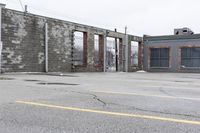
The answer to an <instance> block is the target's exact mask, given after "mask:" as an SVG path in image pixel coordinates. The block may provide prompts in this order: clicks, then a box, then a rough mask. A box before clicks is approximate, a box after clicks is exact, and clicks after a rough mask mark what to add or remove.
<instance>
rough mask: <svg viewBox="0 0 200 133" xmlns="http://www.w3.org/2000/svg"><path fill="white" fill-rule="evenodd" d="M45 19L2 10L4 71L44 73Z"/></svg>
mask: <svg viewBox="0 0 200 133" xmlns="http://www.w3.org/2000/svg"><path fill="white" fill-rule="evenodd" d="M44 23H45V20H44V19H43V18H39V17H34V16H32V15H26V14H24V13H21V12H17V11H13V10H8V9H5V8H4V9H3V10H2V42H3V50H2V71H3V72H16V71H20V72H27V71H31V72H42V71H44Z"/></svg>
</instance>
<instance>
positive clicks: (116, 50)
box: [115, 29, 118, 71]
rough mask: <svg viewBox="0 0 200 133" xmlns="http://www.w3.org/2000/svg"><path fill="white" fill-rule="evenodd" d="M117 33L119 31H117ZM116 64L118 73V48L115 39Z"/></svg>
mask: <svg viewBox="0 0 200 133" xmlns="http://www.w3.org/2000/svg"><path fill="white" fill-rule="evenodd" d="M115 32H117V29H115ZM115 64H116V71H118V46H117V38H116V37H115Z"/></svg>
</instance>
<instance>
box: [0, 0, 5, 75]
mask: <svg viewBox="0 0 200 133" xmlns="http://www.w3.org/2000/svg"><path fill="white" fill-rule="evenodd" d="M5 6H6V5H5V4H1V3H0V73H1V72H2V49H3V42H2V38H1V37H2V35H1V33H2V31H1V29H2V28H1V26H2V8H5Z"/></svg>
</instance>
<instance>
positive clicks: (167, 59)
mask: <svg viewBox="0 0 200 133" xmlns="http://www.w3.org/2000/svg"><path fill="white" fill-rule="evenodd" d="M144 70H146V71H151V72H200V34H194V33H193V32H192V31H191V30H190V29H188V28H183V29H175V30H174V35H169V36H144Z"/></svg>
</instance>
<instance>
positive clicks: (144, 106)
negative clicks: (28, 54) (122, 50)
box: [0, 73, 200, 133]
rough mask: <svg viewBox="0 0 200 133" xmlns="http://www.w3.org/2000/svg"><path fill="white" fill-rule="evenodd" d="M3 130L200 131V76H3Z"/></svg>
mask: <svg viewBox="0 0 200 133" xmlns="http://www.w3.org/2000/svg"><path fill="white" fill-rule="evenodd" d="M0 132H1V133H112V132H113V133H122V132H123V133H199V132H200V74H190V73H187V74H183V73H64V74H59V73H51V74H47V75H45V74H40V73H32V74H31V73H29V74H20V73H18V74H3V75H0Z"/></svg>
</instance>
